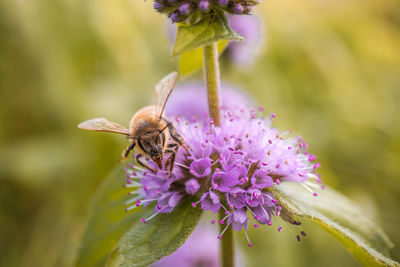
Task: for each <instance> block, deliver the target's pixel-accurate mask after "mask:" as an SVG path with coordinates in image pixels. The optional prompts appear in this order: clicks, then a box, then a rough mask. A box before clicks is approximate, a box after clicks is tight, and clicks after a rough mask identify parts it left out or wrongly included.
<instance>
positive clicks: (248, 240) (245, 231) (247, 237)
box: [244, 230, 253, 248]
mask: <svg viewBox="0 0 400 267" xmlns="http://www.w3.org/2000/svg"><path fill="white" fill-rule="evenodd" d="M244 235H245V236H246V239H247V242H249V247H250V248H251V247H252V246H253V244H251V242H250V239H249V236H248V235H247V230H244Z"/></svg>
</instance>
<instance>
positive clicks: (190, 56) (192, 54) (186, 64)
mask: <svg viewBox="0 0 400 267" xmlns="http://www.w3.org/2000/svg"><path fill="white" fill-rule="evenodd" d="M228 43H229V41H228V40H221V41H218V43H217V46H218V54H219V55H221V53H222V52H223V51H224V50H225V48H226V47H227V45H228ZM202 66H203V48H202V47H198V48H196V49H194V50H190V51H187V52H184V53H183V54H182V55H181V56H180V57H179V61H178V69H179V74H180V75H188V74H191V73H192V72H194V71H196V70H198V69H199V68H201V67H202Z"/></svg>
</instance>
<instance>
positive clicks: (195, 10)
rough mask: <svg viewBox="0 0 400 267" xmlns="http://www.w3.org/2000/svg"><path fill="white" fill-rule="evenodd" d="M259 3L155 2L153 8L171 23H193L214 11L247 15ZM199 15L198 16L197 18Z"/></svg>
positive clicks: (236, 0)
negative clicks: (195, 19) (164, 15)
mask: <svg viewBox="0 0 400 267" xmlns="http://www.w3.org/2000/svg"><path fill="white" fill-rule="evenodd" d="M258 3H259V1H255V0H155V1H154V4H153V8H154V9H155V10H156V11H158V12H160V13H164V14H167V15H168V17H169V18H170V19H171V21H172V22H173V23H175V22H182V21H193V19H192V18H195V17H196V18H198V17H200V16H202V15H212V14H214V13H215V12H216V10H223V11H225V12H227V13H231V14H237V15H249V14H251V13H252V11H253V7H254V6H255V5H257V4H258ZM199 15H200V16H199Z"/></svg>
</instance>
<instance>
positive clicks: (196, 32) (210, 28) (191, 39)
mask: <svg viewBox="0 0 400 267" xmlns="http://www.w3.org/2000/svg"><path fill="white" fill-rule="evenodd" d="M219 40H236V41H241V40H243V37H242V36H240V35H239V34H237V33H236V32H234V31H233V30H232V29H231V27H230V26H229V21H228V18H227V17H226V15H225V14H224V13H223V12H216V13H215V14H214V15H213V16H212V17H210V16H204V17H203V18H202V19H201V20H200V21H199V22H197V23H195V24H193V25H190V26H189V25H179V26H178V31H177V36H176V40H175V46H174V49H173V51H172V56H173V57H175V56H178V55H180V54H182V53H184V52H186V51H190V50H193V49H196V48H198V47H201V46H204V45H207V44H210V43H212V42H217V41H219Z"/></svg>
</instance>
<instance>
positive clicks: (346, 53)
mask: <svg viewBox="0 0 400 267" xmlns="http://www.w3.org/2000/svg"><path fill="white" fill-rule="evenodd" d="M257 12H258V14H259V15H260V16H261V17H262V19H263V24H264V37H266V40H265V41H264V45H263V47H262V51H261V52H260V53H259V57H258V58H257V59H256V60H255V63H254V64H253V65H251V66H250V67H247V68H245V69H242V68H237V67H235V66H230V67H227V66H222V77H223V80H224V81H225V82H229V83H231V84H234V85H235V86H237V87H240V88H243V89H244V90H246V91H247V92H248V93H249V94H250V95H251V96H253V97H254V99H257V103H258V104H259V105H262V106H264V107H265V109H266V111H267V112H270V111H274V112H275V113H277V115H278V118H277V122H276V123H275V126H276V127H278V128H281V129H293V130H294V132H295V133H297V134H300V135H301V136H302V137H303V138H304V139H305V140H306V141H308V143H309V146H310V150H311V152H313V153H315V154H317V155H318V157H319V161H320V162H321V163H322V166H323V167H322V169H321V173H322V177H323V178H324V181H325V182H326V183H327V184H328V185H331V186H332V187H334V188H336V189H338V190H340V191H341V192H343V193H345V194H346V195H347V196H349V197H350V198H352V199H355V200H356V201H357V202H358V203H359V204H360V205H361V206H362V207H363V209H364V210H365V211H366V212H367V213H368V214H369V216H370V217H372V218H374V219H375V220H376V221H378V222H379V223H380V224H381V225H382V226H383V227H384V229H385V230H386V232H387V233H388V235H389V236H390V237H391V239H392V241H394V243H395V245H397V246H395V247H394V249H393V250H392V251H391V255H392V257H393V258H394V259H395V260H397V261H399V260H400V242H399V241H400V231H399V230H398V225H399V224H400V205H399V204H400V175H399V174H400V118H399V112H400V2H399V1H397V0H367V1H357V0H350V1H344V0H336V1H333V0H326V1H321V0H302V1H295V0H280V1H265V2H264V3H262V4H260V6H259V8H257ZM170 49H171V46H170V41H169V39H168V34H167V19H166V18H165V17H164V16H162V15H160V14H156V13H155V12H154V11H153V10H152V1H146V2H144V1H140V0H139V1H138V0H113V1H109V0H97V1H94V0H86V1H78V0H68V1H62V0H30V1H22V0H7V1H0V99H1V102H0V103H1V108H0V111H1V113H0V125H1V127H0V147H1V148H0V251H1V257H0V266H71V265H72V264H73V262H74V254H75V250H76V247H77V246H78V245H79V240H80V236H81V234H82V231H83V229H84V224H85V215H86V212H87V208H88V206H89V204H90V199H91V197H92V195H93V193H94V191H95V189H96V187H97V185H98V184H99V183H100V182H101V181H102V179H103V178H104V177H105V176H106V174H107V172H108V171H109V170H110V169H111V167H112V166H113V165H115V164H116V162H117V160H118V158H119V155H120V153H121V151H122V149H123V148H124V147H125V145H126V140H125V139H124V138H121V137H120V136H114V135H108V134H95V133H88V132H83V131H79V130H77V129H76V125H77V124H78V123H79V122H80V121H83V120H86V119H88V118H92V117H100V116H106V117H107V118H108V119H110V120H113V121H117V122H120V123H122V124H125V125H127V122H128V121H129V119H130V117H131V116H132V115H133V113H134V112H135V111H136V110H137V109H138V108H139V107H141V106H143V105H145V104H150V103H152V99H153V88H154V85H155V83H156V82H157V81H158V80H159V79H160V78H161V77H162V76H164V75H165V74H166V73H168V72H170V71H172V70H174V69H175V66H176V65H175V64H176V62H174V61H172V60H171V59H170V57H169V54H170ZM201 77H202V73H201V72H199V73H197V74H195V75H194V76H191V77H190V78H192V79H195V78H198V79H199V78H201ZM305 230H306V231H307V233H308V237H307V238H306V239H305V240H304V241H303V242H301V243H297V241H296V240H295V235H294V234H292V233H290V231H288V232H285V233H284V232H283V233H280V234H279V236H277V235H276V234H275V233H272V232H268V231H264V232H263V234H261V231H259V232H258V235H257V237H256V235H255V234H254V233H253V234H252V233H250V235H251V236H253V238H254V239H255V242H253V243H254V244H255V248H252V249H251V250H249V249H248V248H246V249H244V250H245V252H244V253H245V254H246V253H247V252H249V253H250V255H251V258H252V261H251V262H252V263H251V266H266V265H265V264H266V263H268V262H269V263H270V266H359V264H358V263H357V262H356V261H355V260H354V259H353V258H352V257H351V256H350V254H349V253H348V252H346V251H345V249H344V248H343V247H342V246H341V245H340V244H337V243H336V242H334V239H333V238H332V237H330V236H329V235H328V234H326V233H325V232H323V231H322V230H319V229H316V227H314V226H312V225H309V224H306V225H305ZM244 244H246V243H244ZM260 251H263V252H262V253H260Z"/></svg>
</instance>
